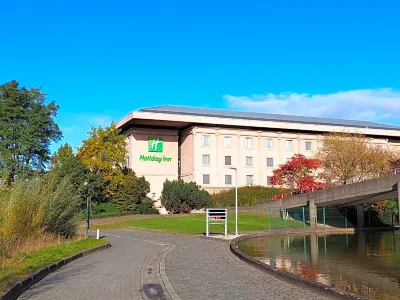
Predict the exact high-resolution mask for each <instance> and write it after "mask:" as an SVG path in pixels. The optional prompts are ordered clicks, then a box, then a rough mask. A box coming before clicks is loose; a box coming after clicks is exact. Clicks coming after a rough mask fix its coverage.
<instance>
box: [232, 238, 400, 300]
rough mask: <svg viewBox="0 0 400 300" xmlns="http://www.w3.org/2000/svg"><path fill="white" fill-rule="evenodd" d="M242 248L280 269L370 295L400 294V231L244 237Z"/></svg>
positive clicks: (396, 296) (393, 296) (395, 296)
mask: <svg viewBox="0 0 400 300" xmlns="http://www.w3.org/2000/svg"><path fill="white" fill-rule="evenodd" d="M239 249H240V250H242V251H243V252H245V253H246V254H247V255H249V256H252V257H254V258H256V259H258V260H260V261H262V262H264V263H266V264H268V265H270V266H272V267H274V268H277V269H281V270H285V271H287V272H291V273H294V274H296V275H298V276H301V277H303V278H307V279H310V280H313V281H316V282H319V283H322V284H325V285H328V286H331V287H335V288H338V289H341V290H345V291H347V292H351V293H355V294H359V295H362V296H366V297H369V298H370V299H385V300H386V299H387V300H392V299H396V300H399V299H400V232H398V231H397V232H392V231H389V232H358V233H354V234H331V235H317V234H312V235H310V234H308V235H287V236H283V235H282V236H272V237H268V236H266V237H258V238H252V239H248V240H244V241H242V242H241V243H240V244H239Z"/></svg>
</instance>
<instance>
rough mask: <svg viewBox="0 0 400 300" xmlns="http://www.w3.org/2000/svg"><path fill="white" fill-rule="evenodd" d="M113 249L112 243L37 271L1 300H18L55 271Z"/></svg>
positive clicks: (14, 286)
mask: <svg viewBox="0 0 400 300" xmlns="http://www.w3.org/2000/svg"><path fill="white" fill-rule="evenodd" d="M110 247H111V244H110V243H107V244H105V245H101V246H98V247H95V248H92V249H89V250H85V251H82V252H79V253H77V254H75V255H73V256H70V257H68V258H66V259H64V260H62V261H59V262H57V263H54V264H52V265H50V266H48V267H46V268H44V269H41V270H39V271H36V272H34V273H32V274H31V275H29V276H28V277H26V278H25V279H23V280H22V281H20V282H18V283H16V284H14V285H13V286H11V287H10V288H9V289H8V290H7V291H5V292H4V293H3V294H1V295H0V299H1V300H14V299H17V298H18V296H20V295H21V294H22V293H23V292H25V291H26V290H27V289H29V288H30V287H31V286H32V285H34V284H35V283H38V282H39V281H40V280H42V279H43V278H44V277H46V276H47V275H49V274H50V273H53V272H54V271H56V270H58V269H60V268H61V267H63V266H65V265H67V264H69V263H71V262H73V261H74V260H77V259H78V258H82V257H85V256H88V255H91V254H93V253H96V252H99V251H102V250H106V249H108V248H110Z"/></svg>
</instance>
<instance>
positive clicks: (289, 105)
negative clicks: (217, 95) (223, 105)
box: [224, 88, 400, 123]
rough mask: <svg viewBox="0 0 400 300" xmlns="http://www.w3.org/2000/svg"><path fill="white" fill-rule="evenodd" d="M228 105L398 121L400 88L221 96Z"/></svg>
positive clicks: (262, 110) (254, 109)
mask: <svg viewBox="0 0 400 300" xmlns="http://www.w3.org/2000/svg"><path fill="white" fill-rule="evenodd" d="M224 98H225V99H226V100H227V101H228V106H229V107H230V108H234V109H241V110H246V111H256V112H268V113H276V114H289V115H299V116H313V117H331V118H342V119H353V120H369V121H378V122H386V123H399V121H400V119H399V116H400V91H396V90H394V89H389V88H383V89H365V90H352V91H340V92H337V93H333V94H315V95H311V94H297V93H281V94H266V95H252V96H233V95H224Z"/></svg>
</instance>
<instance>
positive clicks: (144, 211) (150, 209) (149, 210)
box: [135, 203, 158, 215]
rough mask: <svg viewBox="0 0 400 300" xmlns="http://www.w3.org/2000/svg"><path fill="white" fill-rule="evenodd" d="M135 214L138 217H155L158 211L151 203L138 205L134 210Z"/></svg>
mask: <svg viewBox="0 0 400 300" xmlns="http://www.w3.org/2000/svg"><path fill="white" fill-rule="evenodd" d="M135 214H140V215H156V214H158V209H157V208H155V207H154V206H153V204H151V203H140V204H138V205H137V206H136V208H135Z"/></svg>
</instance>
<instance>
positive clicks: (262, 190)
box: [212, 186, 286, 207]
mask: <svg viewBox="0 0 400 300" xmlns="http://www.w3.org/2000/svg"><path fill="white" fill-rule="evenodd" d="M284 192H286V190H285V191H284ZM280 193H281V190H280V189H279V188H271V187H265V186H245V187H240V188H238V206H240V207H245V206H254V205H255V204H256V203H259V202H264V201H268V200H272V199H273V197H274V196H275V195H277V194H280ZM212 206H213V207H233V206H235V189H234V188H233V189H230V190H227V191H223V192H220V193H216V194H213V195H212Z"/></svg>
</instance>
